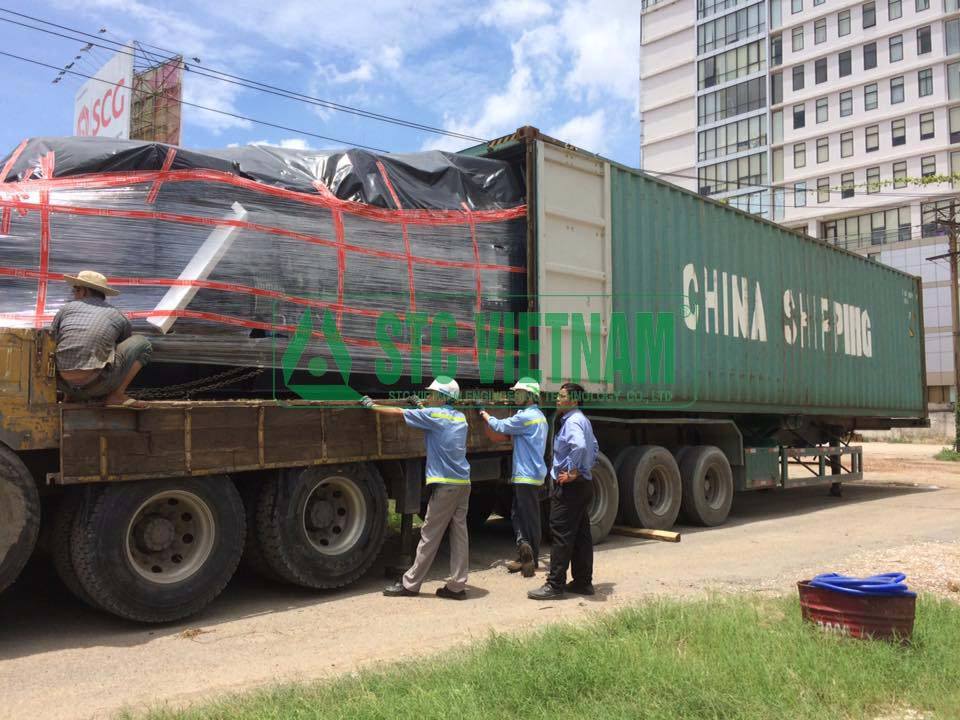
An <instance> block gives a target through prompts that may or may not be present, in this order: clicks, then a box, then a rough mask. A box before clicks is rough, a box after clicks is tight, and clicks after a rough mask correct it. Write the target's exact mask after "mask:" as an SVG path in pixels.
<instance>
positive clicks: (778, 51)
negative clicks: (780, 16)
mask: <svg viewBox="0 0 960 720" xmlns="http://www.w3.org/2000/svg"><path fill="white" fill-rule="evenodd" d="M782 63H783V36H782V35H774V36H773V37H771V38H770V67H777V65H780V64H782Z"/></svg>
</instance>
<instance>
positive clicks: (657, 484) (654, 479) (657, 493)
mask: <svg viewBox="0 0 960 720" xmlns="http://www.w3.org/2000/svg"><path fill="white" fill-rule="evenodd" d="M642 500H643V501H644V502H646V503H647V506H648V507H649V508H650V511H651V512H652V513H653V514H654V515H663V514H664V513H666V512H667V508H668V506H669V504H670V498H669V497H668V492H667V476H666V473H665V472H664V471H663V470H661V469H660V468H656V469H654V470H653V471H652V472H651V473H650V477H648V478H647V486H646V497H645V498H643V499H642Z"/></svg>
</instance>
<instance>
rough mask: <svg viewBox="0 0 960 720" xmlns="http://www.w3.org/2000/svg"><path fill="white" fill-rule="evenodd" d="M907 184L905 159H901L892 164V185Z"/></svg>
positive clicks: (900, 185)
mask: <svg viewBox="0 0 960 720" xmlns="http://www.w3.org/2000/svg"><path fill="white" fill-rule="evenodd" d="M906 186H907V161H906V160H901V161H900V162H895V163H894V164H893V187H895V188H897V189H899V188H905V187H906Z"/></svg>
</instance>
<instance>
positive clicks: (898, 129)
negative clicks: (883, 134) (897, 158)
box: [890, 118, 907, 147]
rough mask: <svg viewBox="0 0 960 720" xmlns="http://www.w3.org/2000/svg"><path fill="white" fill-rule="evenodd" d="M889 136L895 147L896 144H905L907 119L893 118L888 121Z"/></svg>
mask: <svg viewBox="0 0 960 720" xmlns="http://www.w3.org/2000/svg"><path fill="white" fill-rule="evenodd" d="M890 138H891V145H893V146H894V147H896V146H897V145H906V144H907V121H906V120H904V119H903V118H900V119H899V120H894V121H893V122H891V123H890Z"/></svg>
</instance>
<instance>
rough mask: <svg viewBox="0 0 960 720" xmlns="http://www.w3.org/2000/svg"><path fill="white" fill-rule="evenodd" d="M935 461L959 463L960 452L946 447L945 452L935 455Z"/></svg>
mask: <svg viewBox="0 0 960 720" xmlns="http://www.w3.org/2000/svg"><path fill="white" fill-rule="evenodd" d="M933 459H934V460H946V461H947V462H958V461H960V452H957V451H956V450H954V449H953V448H948V447H945V448H943V450H941V451H940V452H938V453H937V454H936V455H934V456H933Z"/></svg>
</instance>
